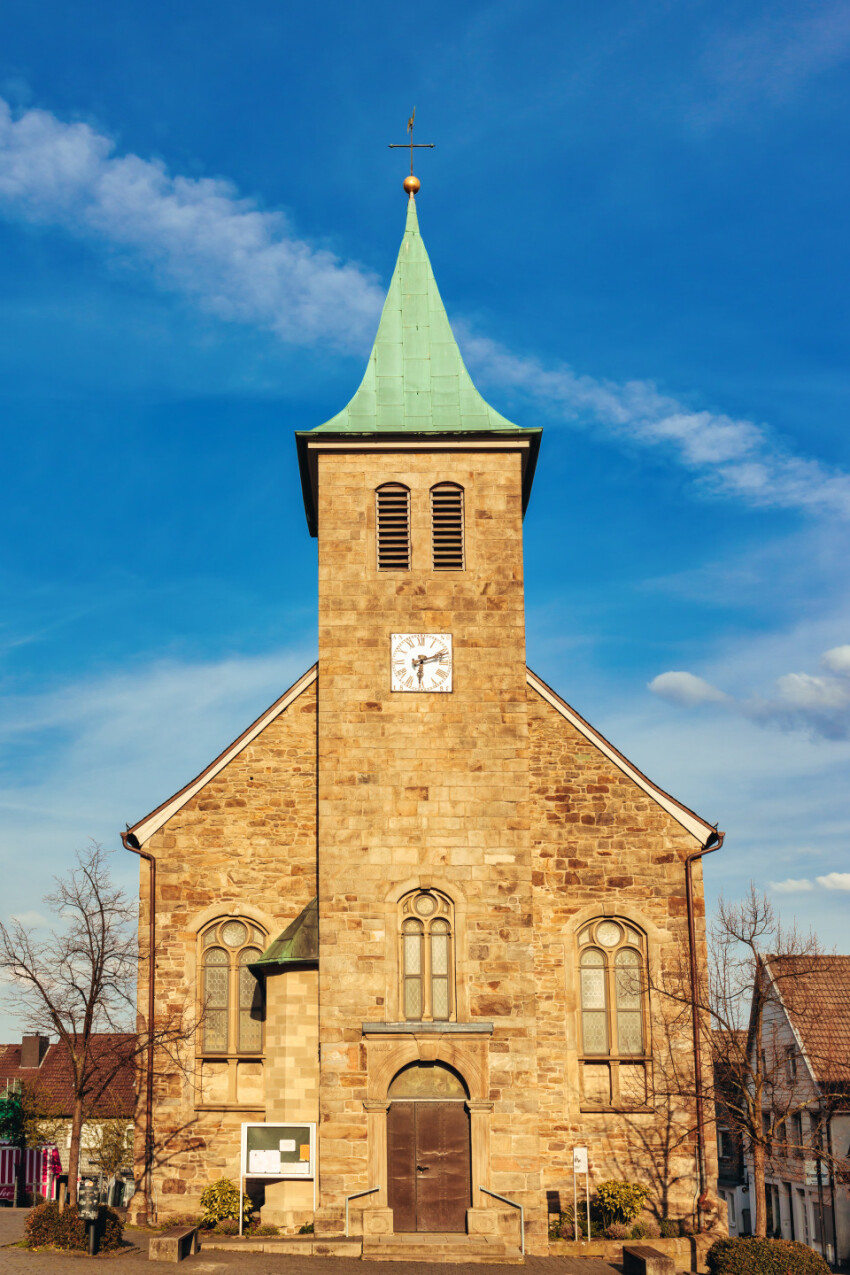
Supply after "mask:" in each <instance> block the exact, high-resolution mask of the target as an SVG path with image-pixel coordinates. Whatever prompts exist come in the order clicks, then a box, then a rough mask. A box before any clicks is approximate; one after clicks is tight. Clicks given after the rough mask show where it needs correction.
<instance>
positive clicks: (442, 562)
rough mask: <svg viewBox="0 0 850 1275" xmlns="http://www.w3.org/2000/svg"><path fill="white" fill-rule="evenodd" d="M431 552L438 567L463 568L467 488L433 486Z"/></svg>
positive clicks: (448, 485)
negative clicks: (465, 491)
mask: <svg viewBox="0 0 850 1275" xmlns="http://www.w3.org/2000/svg"><path fill="white" fill-rule="evenodd" d="M431 552H432V556H433V565H434V570H435V571H463V569H464V566H465V563H464V554H463V488H462V487H458V485H457V483H439V484H438V485H437V486H436V487H432V488H431Z"/></svg>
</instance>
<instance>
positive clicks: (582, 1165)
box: [573, 1147, 590, 1241]
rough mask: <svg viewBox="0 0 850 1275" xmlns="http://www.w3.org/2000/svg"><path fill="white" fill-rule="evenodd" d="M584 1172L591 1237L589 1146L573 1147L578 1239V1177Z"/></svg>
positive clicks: (588, 1233) (588, 1225)
mask: <svg viewBox="0 0 850 1275" xmlns="http://www.w3.org/2000/svg"><path fill="white" fill-rule="evenodd" d="M581 1173H583V1174H584V1198H585V1206H586V1208H587V1238H588V1239H590V1171H589V1167H588V1160H587V1147H573V1234H574V1236H575V1239H576V1241H577V1240H578V1178H579V1174H581Z"/></svg>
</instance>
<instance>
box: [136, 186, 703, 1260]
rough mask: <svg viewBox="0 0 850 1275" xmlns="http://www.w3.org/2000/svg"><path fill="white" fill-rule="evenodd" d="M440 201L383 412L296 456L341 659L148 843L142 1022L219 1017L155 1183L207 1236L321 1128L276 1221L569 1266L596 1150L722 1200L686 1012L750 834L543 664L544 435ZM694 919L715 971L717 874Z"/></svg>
mask: <svg viewBox="0 0 850 1275" xmlns="http://www.w3.org/2000/svg"><path fill="white" fill-rule="evenodd" d="M418 186H419V184H418V181H417V180H416V179H415V178H408V179H407V181H406V182H405V189H406V190H407V191H408V195H409V198H408V204H407V222H406V226H405V230H404V237H403V239H402V243H401V249H400V252H399V256H398V261H397V264H396V267H395V271H394V273H393V276H392V281H391V284H390V288H389V292H388V295H387V299H386V303H385V305H384V309H383V313H382V315H381V319H380V325H379V328H378V333H377V336H376V338H375V343H374V347H373V349H372V353H371V355H370V357H369V362H368V365H367V368H366V373H365V375H364V377H363V381H362V383H361V385H360V388H359V389H358V390H357V392H356V393H355V395H354V397H353V398H352V400H351V402H350V403H349V404H348V406H347V407H345V408H344V409H343V410H342V411H340V412H339V413H338V414H337V415H336V416H334V417H333V419H332V420H330V421H328V422H327V423H326V424H323V425H319V426H318V427H317V428H315V429H311V430H305V431H303V432H298V434H297V435H296V442H297V456H298V463H299V466H300V475H301V481H302V485H303V492H304V503H305V507H306V514H307V525H308V528H309V531H310V534H311V535H312V536H315V537H317V538H318V574H319V579H318V614H319V634H318V660H317V662H316V664H314V665H313V667H312V668H310V669H307V670H306V671H305V672H304V674H303V676H302V677H300V678H299V680H298V681H297V682H296V683H295V684H294V685H293V686H291V687H290V688H289V689H288V690H287V691H285V693H284V694H282V695H281V697H280V698H279V699H278V700H277V701H276V702H275V703H274V704H272V705H271V706H270V707H269V708H268V709H267V711H266V712H265V713H263V715H262V716H261V717H259V718H258V719H257V721H255V722H254V723H253V724H252V725H250V726H248V728H247V730H245V732H244V733H243V734H242V735H240V737H239V738H238V739H236V740H235V741H234V742H233V743H232V744H231V745H230V746H229V747H228V748H227V749H225V751H224V752H223V753H221V754H220V756H218V757H216V758H215V759H214V760H213V761H211V762H210V764H209V765H208V766H207V768H206V769H205V770H204V771H203V772H202V773H201V774H200V775H198V776H197V778H195V779H193V780H192V781H191V782H190V783H188V784H187V785H186V787H184V788H182V789H181V790H180V791H179V792H178V793H176V794H175V795H174V796H172V797H170V798H168V800H166V801H164V802H163V804H162V805H161V806H159V807H158V808H157V809H156V810H154V811H153V812H152V813H150V814H149V815H147V816H146V817H145V818H143V819H141V820H139V821H138V822H137V823H135V824H134V825H133V826H132V827H131V828H129V829H128V831H127V832H126V833H125V834H123V840H124V844H125V846H126V847H127V848H128V849H131V850H134V851H136V852H137V853H141V855H142V861H141V862H140V872H141V877H140V882H141V886H140V901H141V911H140V940H141V949H142V958H143V959H142V965H141V971H140V986H139V1021H140V1024H141V1026H142V1030H144V1028H145V1025H146V1023H147V1022H148V1014H149V1006H150V1005H152V1006H153V1009H154V1016H155V1018H157V1019H158V1018H160V1017H161V1016H167V1015H169V1014H171V1015H179V1014H181V1013H183V1012H186V1011H187V1009H188V1011H189V1012H191V1013H192V1014H195V1015H196V1016H197V1018H198V1027H197V1030H196V1031H195V1032H194V1034H193V1036H192V1037H191V1039H189V1040H188V1041H187V1043H186V1044H185V1045H184V1047H183V1050H184V1057H183V1060H182V1062H183V1065H182V1066H177V1065H176V1064H175V1063H172V1062H170V1061H169V1059H168V1058H166V1057H164V1056H163V1057H159V1056H157V1057H156V1058H155V1059H154V1060H153V1062H154V1065H153V1066H152V1068H151V1072H150V1074H149V1075H148V1076H147V1079H146V1076H145V1074H143V1075H142V1078H141V1086H140V1089H141V1094H140V1113H139V1130H140V1132H139V1158H140V1162H141V1161H144V1160H145V1159H147V1171H148V1174H149V1181H148V1185H149V1189H150V1196H151V1198H153V1196H154V1195H155V1199H156V1202H157V1208H158V1213H159V1217H160V1219H163V1218H166V1217H167V1216H168V1215H169V1214H183V1215H185V1214H186V1213H187V1212H191V1211H198V1208H199V1198H200V1194H201V1192H202V1190H203V1189H204V1187H205V1186H206V1185H208V1184H209V1183H210V1182H212V1181H214V1180H216V1179H218V1178H221V1177H229V1178H231V1179H232V1180H233V1181H234V1182H237V1181H238V1180H239V1176H240V1144H241V1137H242V1126H243V1125H244V1124H260V1123H263V1122H265V1123H267V1124H273V1125H297V1124H298V1123H299V1122H301V1123H302V1124H304V1125H309V1124H313V1123H314V1124H315V1126H316V1134H315V1147H314V1149H313V1150H312V1151H311V1152H310V1153H309V1154H310V1156H311V1161H312V1162H311V1168H310V1172H311V1176H310V1177H309V1178H307V1177H302V1178H298V1177H292V1176H290V1177H284V1176H281V1177H280V1178H279V1179H277V1180H272V1178H270V1177H268V1176H267V1177H266V1178H264V1179H263V1180H262V1181H259V1180H252V1179H251V1178H248V1180H247V1183H246V1186H247V1189H248V1191H249V1192H250V1193H251V1194H252V1195H253V1196H254V1197H255V1198H256V1199H257V1201H258V1203H260V1204H261V1209H262V1218H263V1221H268V1222H272V1223H276V1224H277V1225H279V1226H280V1227H281V1228H282V1229H284V1230H287V1231H290V1232H295V1231H297V1230H298V1228H299V1227H301V1226H303V1225H305V1224H310V1223H312V1224H313V1226H314V1227H315V1233H316V1236H319V1235H325V1236H339V1235H341V1234H342V1233H343V1231H344V1228H345V1224H346V1213H348V1215H349V1228H350V1231H351V1233H352V1234H357V1235H361V1236H362V1237H363V1246H364V1254H365V1253H366V1252H377V1251H379V1250H380V1248H381V1245H384V1246H385V1247H384V1249H383V1251H384V1252H385V1253H386V1254H389V1253H393V1254H398V1255H400V1256H404V1254H405V1253H407V1254H408V1255H410V1256H419V1255H420V1254H421V1251H422V1249H421V1245H422V1243H424V1235H432V1236H433V1235H435V1234H439V1235H441V1236H443V1237H449V1238H445V1240H444V1243H445V1244H450V1243H456V1244H457V1245H458V1246H460V1248H461V1249H463V1246H464V1245H466V1246H467V1248H468V1252H469V1254H470V1255H474V1254H476V1253H480V1252H484V1253H485V1254H490V1255H491V1256H492V1257H493V1258H494V1259H497V1258H499V1257H501V1258H502V1259H504V1257H505V1256H510V1255H512V1254H517V1252H518V1248H519V1245H520V1241H521V1234H520V1231H521V1224H520V1212H519V1207H518V1206H520V1205H521V1206H522V1210H523V1214H522V1217H523V1224H524V1239H525V1247H526V1251H527V1252H529V1253H532V1254H545V1253H547V1252H548V1240H547V1235H548V1230H547V1227H548V1219H549V1215H550V1214H551V1213H552V1212H553V1211H554V1212H556V1213H557V1212H558V1210H559V1208H562V1209H566V1208H567V1205H568V1204H569V1205H571V1204H572V1193H573V1152H574V1149H575V1148H576V1147H586V1148H587V1149H588V1154H589V1169H590V1175H591V1180H590V1186H591V1190H592V1188H593V1184H594V1183H598V1182H599V1181H602V1180H604V1179H609V1178H617V1179H624V1180H629V1181H634V1182H643V1183H645V1184H646V1185H647V1186H648V1187H649V1191H650V1196H649V1200H648V1202H647V1207H648V1208H649V1209H651V1210H652V1211H653V1212H654V1213H655V1215H656V1216H657V1217H661V1216H671V1217H679V1218H684V1219H687V1220H689V1221H692V1220H693V1219H694V1218H695V1217H696V1216H697V1210H698V1207H701V1208H703V1209H704V1208H705V1207H706V1206H707V1197H706V1195H705V1186H706V1183H708V1182H714V1181H715V1179H716V1176H717V1169H716V1156H715V1150H714V1146H713V1141H714V1140H713V1138H712V1137H708V1138H706V1137H705V1134H704V1130H701V1128H700V1121H699V1119H698V1116H699V1112H698V1111H697V1104H696V1103H695V1100H694V1097H693V1093H694V1088H695V1086H694V1066H695V1064H694V1055H693V1041H692V1036H691V1033H690V1026H689V1024H688V1023H687V1022H684V1023H683V1022H682V1012H681V1005H680V1004H672V1003H671V1002H669V1001H666V1000H665V998H664V997H663V996H661V995H660V994H659V993H658V992H657V991H656V990H655V988H656V986H657V983H658V978H659V975H660V974H663V972H664V971H665V970H667V971H672V970H674V969H677V968H679V966H680V963H681V962H682V961H684V962H685V963H687V960H688V954H689V950H690V949H689V935H688V899H687V891H686V880H687V874H686V860H687V859H688V857H689V856H693V855H694V854H698V853H700V852H701V851H702V850H703V849H708V848H711V847H712V846H714V845H716V844H717V843H718V841H719V838H720V834H717V833H716V831H715V829H714V827H713V826H712V825H711V824H709V823H707V822H706V821H705V820H704V819H702V818H700V817H699V816H698V815H696V814H694V813H693V812H692V811H691V810H689V809H687V808H686V807H685V806H683V805H682V804H681V803H680V802H678V801H677V800H676V799H675V798H674V797H671V796H670V795H669V794H668V793H666V792H664V791H663V790H662V789H661V788H659V787H658V786H657V785H656V784H654V783H653V782H652V781H651V780H650V779H648V778H647V777H646V776H645V775H644V774H642V773H641V771H640V770H638V769H637V767H636V766H635V765H634V764H633V763H632V762H630V761H629V760H628V759H627V758H626V757H624V756H623V755H622V754H621V753H620V752H618V751H617V749H616V748H615V747H614V746H613V745H612V744H611V743H609V742H608V740H607V739H605V738H604V737H603V736H602V735H601V734H600V733H599V732H598V731H597V730H596V729H595V728H594V727H593V726H591V725H590V724H589V723H588V722H587V721H585V720H584V718H582V717H581V716H580V715H579V713H578V712H577V711H576V710H575V709H574V708H572V707H571V706H570V703H569V702H568V701H567V700H565V699H562V698H561V695H560V693H559V691H558V690H555V689H553V688H552V687H550V686H548V685H546V683H545V682H543V681H542V680H541V679H540V678H539V677H537V676H536V675H535V674H534V673H533V672H532V671H531V670H530V669H529V668H528V666H527V664H526V653H525V600H524V590H523V537H522V525H523V515H524V512H525V509H526V506H527V504H528V501H529V499H530V497H531V492H532V482H533V478H534V471H535V465H536V462H537V457H538V449H539V446H540V439H541V432H542V431H541V430H540V429H539V428H537V427H532V428H527V427H520V426H517V425H514V424H512V423H511V422H510V421H508V420H506V419H505V418H504V417H503V416H501V415H500V414H499V413H498V412H497V411H496V410H495V409H494V408H492V407H490V406H489V404H488V403H486V402H485V401H484V399H483V398H482V396H481V395H480V394H479V392H478V391H477V389H476V388H475V386H474V385H473V383H472V380H471V378H470V376H469V373H468V372H467V369H466V367H465V366H464V363H463V360H462V358H461V355H460V351H459V349H458V346H457V344H456V342H455V339H454V336H453V334H452V331H451V328H450V326H449V321H448V319H447V316H446V312H445V309H444V308H443V304H442V301H441V299H440V294H439V292H438V290H437V285H436V282H435V279H434V275H433V273H432V269H431V264H430V261H429V258H428V255H427V253H426V251H425V246H424V244H423V241H422V238H421V235H420V231H419V225H418V221H417V208H416V200H415V192H416V190H418ZM565 681H567V682H568V677H567V676H565ZM564 689H565V691H566V694H567V695H568V696H569V697H570V698H572V695H573V694H576V695H578V694H579V692H580V687H575V686H569V685H567V686H566V687H565V688H564ZM689 867H690V865H689ZM152 885H153V891H152V889H151V886H152ZM693 893H694V908H695V916H696V925H695V931H694V936H692V939H691V942H692V943H695V944H696V950H697V955H698V956H699V959H700V960H703V958H704V939H705V933H704V907H703V894H702V873H701V867H700V863H699V862H698V861H694V862H693ZM151 936H153V952H154V959H153V962H152V970H153V972H152V975H151V973H150V970H151V963H149V962H148V959H147V958H148V953H149V951H150V942H151ZM151 977H152V980H153V981H152V986H151V983H150V979H151ZM671 1076H678V1077H680V1078H682V1084H681V1092H680V1094H679V1096H677V1095H676V1092H675V1091H674V1090H673V1089H671V1086H670V1083H669V1081H670V1077H671ZM146 1084H150V1086H151V1088H150V1098H149V1102H147V1111H148V1115H147V1116H146V1114H145V1112H146V1099H147V1090H146ZM280 1145H281V1148H283V1146H284V1143H283V1142H281V1144H280ZM293 1145H294V1144H293ZM306 1154H307V1153H305V1155H306ZM257 1163H259V1161H257ZM581 1189H582V1191H583V1189H584V1180H583V1179H581ZM701 1192H702V1204H701V1205H700V1206H698V1203H697V1202H698V1199H699V1197H700V1195H701ZM142 1198H143V1195H142V1193H141V1192H140V1193H139V1195H138V1196H137V1197H136V1199H137V1200H141V1199H142ZM419 1237H423V1238H421V1239H420V1238H419ZM452 1237H453V1238H452ZM386 1246H389V1247H386ZM405 1246H407V1247H405Z"/></svg>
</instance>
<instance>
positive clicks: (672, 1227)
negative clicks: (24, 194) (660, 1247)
mask: <svg viewBox="0 0 850 1275" xmlns="http://www.w3.org/2000/svg"><path fill="white" fill-rule="evenodd" d="M658 1229H659V1231H660V1233H661V1235H663V1236H664V1238H665V1239H667V1240H675V1239H678V1238H679V1236H680V1235H684V1234H685V1228H684V1224H683V1222H682V1220H681V1218H678V1217H663V1218H662V1219H661V1222H660V1225H659V1228H658Z"/></svg>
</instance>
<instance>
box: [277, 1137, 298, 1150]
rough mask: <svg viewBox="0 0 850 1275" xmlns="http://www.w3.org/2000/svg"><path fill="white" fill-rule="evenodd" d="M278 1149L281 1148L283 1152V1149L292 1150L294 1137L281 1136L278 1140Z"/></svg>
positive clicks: (293, 1148)
mask: <svg viewBox="0 0 850 1275" xmlns="http://www.w3.org/2000/svg"><path fill="white" fill-rule="evenodd" d="M280 1149H281V1151H282V1152H283V1151H294V1150H295V1139H294V1138H281V1140H280Z"/></svg>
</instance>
